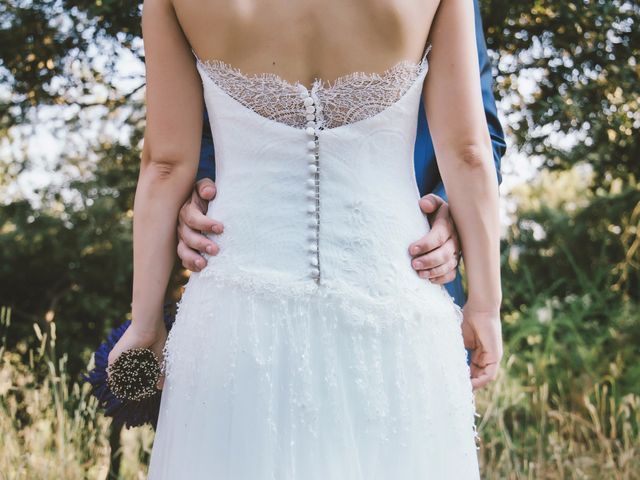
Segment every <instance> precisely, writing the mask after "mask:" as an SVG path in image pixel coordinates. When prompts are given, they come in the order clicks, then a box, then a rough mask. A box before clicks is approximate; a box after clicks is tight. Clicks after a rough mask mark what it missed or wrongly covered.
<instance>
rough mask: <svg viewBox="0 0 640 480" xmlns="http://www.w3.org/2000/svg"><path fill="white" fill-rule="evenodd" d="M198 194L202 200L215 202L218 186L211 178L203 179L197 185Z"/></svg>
mask: <svg viewBox="0 0 640 480" xmlns="http://www.w3.org/2000/svg"><path fill="white" fill-rule="evenodd" d="M196 192H197V193H198V196H199V197H200V198H201V199H202V200H206V201H209V200H213V198H214V197H215V196H216V184H215V183H214V181H213V180H211V179H210V178H203V179H201V180H198V182H197V183H196Z"/></svg>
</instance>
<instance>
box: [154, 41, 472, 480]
mask: <svg viewBox="0 0 640 480" xmlns="http://www.w3.org/2000/svg"><path fill="white" fill-rule="evenodd" d="M427 52H428V50H427V51H425V53H424V55H423V57H422V60H421V61H420V62H419V63H417V64H416V63H414V62H409V61H402V62H399V63H398V64H396V65H395V66H393V67H392V68H390V69H388V70H387V71H385V72H384V73H382V74H364V73H354V74H351V75H347V76H344V77H341V78H339V79H338V80H337V81H335V82H334V83H333V84H327V83H326V82H324V81H321V80H316V81H315V82H314V83H313V85H312V87H311V88H310V89H307V88H306V87H305V86H303V85H301V84H299V83H296V84H292V83H289V82H287V81H285V80H283V79H282V78H280V77H278V76H277V75H274V74H261V75H244V74H242V72H240V71H239V70H237V69H235V68H232V67H231V66H229V65H228V64H226V63H224V62H222V61H206V62H204V61H201V60H197V66H198V70H199V72H200V75H201V77H202V82H203V85H204V98H205V101H206V105H207V109H208V111H209V115H210V120H211V130H212V134H213V140H214V144H215V155H216V183H217V187H218V188H217V192H218V193H217V196H216V198H215V199H214V200H213V201H212V202H211V203H210V205H209V209H208V215H209V216H210V217H211V218H215V219H218V220H220V221H222V222H223V223H224V225H225V230H224V232H223V233H222V234H220V235H214V237H215V241H216V242H218V244H219V245H220V252H219V254H218V255H217V256H207V260H208V265H207V267H206V268H205V269H204V270H202V271H201V272H200V273H193V274H191V276H190V278H189V281H188V283H187V285H186V289H185V291H184V294H183V297H182V299H181V301H180V303H179V307H178V313H177V317H176V322H175V325H174V326H173V329H172V330H171V332H170V335H169V338H168V340H167V344H166V347H165V354H166V383H165V388H164V391H163V395H162V404H161V409H160V417H159V422H158V428H157V433H156V437H155V442H154V445H153V451H152V455H151V462H150V467H149V478H150V479H151V480H161V479H171V480H181V479H185V480H201V479H211V480H267V479H268V480H391V479H393V480H415V479H421V480H424V479H434V480H435V479H437V480H439V479H442V480H456V479H465V480H467V479H477V478H479V471H478V460H477V446H476V441H477V434H476V427H475V417H474V414H475V403H474V397H473V392H472V388H471V382H470V378H469V367H468V365H467V363H466V351H465V349H464V345H463V339H462V333H461V328H460V325H461V321H462V316H461V311H460V309H459V307H457V306H456V305H455V304H454V303H453V300H452V298H451V297H450V296H449V295H448V293H447V292H446V290H445V289H444V287H442V286H439V285H435V284H432V283H430V282H429V281H427V280H424V279H421V278H420V277H418V275H417V274H416V272H415V271H414V270H413V269H412V267H411V263H410V261H411V257H410V255H409V253H408V247H409V245H410V244H411V243H412V242H414V241H415V240H417V239H418V238H420V237H421V236H423V235H424V234H425V233H427V231H428V230H429V226H428V223H427V219H426V217H425V215H424V214H423V213H422V212H421V211H420V209H419V206H418V199H419V192H418V189H417V186H416V179H415V176H414V175H415V174H414V166H413V156H414V144H415V138H416V126H417V117H418V107H419V101H420V94H421V90H422V84H423V81H424V78H425V76H426V74H427V70H428V63H427ZM212 238H213V237H212Z"/></svg>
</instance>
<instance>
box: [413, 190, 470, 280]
mask: <svg viewBox="0 0 640 480" xmlns="http://www.w3.org/2000/svg"><path fill="white" fill-rule="evenodd" d="M420 210H422V211H423V212H424V213H425V214H427V216H428V219H429V224H430V225H431V230H429V233H427V234H426V235H425V236H424V237H422V238H420V239H419V240H417V241H415V242H413V243H412V244H411V245H410V246H409V255H411V257H413V258H412V259H411V266H412V267H413V269H414V270H416V272H418V275H419V276H420V277H421V278H425V279H428V280H430V281H431V282H433V283H439V284H444V283H448V282H451V281H452V280H453V279H455V278H456V267H457V266H458V260H459V252H460V240H459V238H458V232H457V231H456V227H455V225H454V223H453V219H452V218H451V214H450V213H449V205H448V204H447V202H445V201H444V200H443V199H442V198H440V197H439V196H437V195H435V194H433V193H430V194H429V195H425V196H424V197H422V198H421V199H420Z"/></svg>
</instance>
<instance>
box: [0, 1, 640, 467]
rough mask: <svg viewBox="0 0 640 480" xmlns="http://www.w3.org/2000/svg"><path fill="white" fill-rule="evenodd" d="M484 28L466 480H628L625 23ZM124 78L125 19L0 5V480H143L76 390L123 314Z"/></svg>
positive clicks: (133, 157) (639, 299) (128, 65)
mask: <svg viewBox="0 0 640 480" xmlns="http://www.w3.org/2000/svg"><path fill="white" fill-rule="evenodd" d="M482 11H483V19H484V27H485V35H486V38H487V43H488V47H489V49H490V57H491V61H492V63H493V66H494V78H495V93H496V96H497V98H498V103H499V110H500V115H501V119H502V122H503V126H504V128H505V132H506V134H507V139H508V145H509V149H508V153H507V156H506V157H505V158H504V159H503V167H502V173H503V179H504V180H503V184H502V186H501V194H502V206H501V215H502V224H503V245H502V246H503V249H502V251H503V268H502V272H503V293H504V308H503V334H504V340H505V356H504V359H503V369H502V372H501V375H500V377H499V379H498V380H497V381H496V382H495V383H494V384H492V386H491V387H490V388H489V389H487V390H484V391H481V392H478V393H477V398H476V403H477V406H478V412H479V414H480V417H478V419H477V425H478V430H479V433H480V436H481V448H480V451H479V455H480V457H481V462H482V472H483V478H487V479H494V478H496V479H502V478H505V479H524V478H526V479H564V478H567V479H569V478H584V479H587V478H590V479H592V478H595V479H609V478H611V479H632V478H640V474H639V473H638V472H640V435H639V430H640V313H639V307H640V285H639V282H638V280H639V277H640V238H639V235H640V230H639V227H640V187H639V185H638V175H639V173H640V109H639V102H640V100H639V98H640V65H639V64H638V62H639V61H640V5H639V4H638V2H635V1H634V2H631V1H620V0H611V1H609V0H606V1H605V0H600V1H590V0H582V1H566V0H534V1H516V2H514V1H507V0H487V1H482ZM143 73H144V67H143V51H142V41H141V38H140V6H139V4H138V3H137V2H135V1H134V2H131V1H124V0H39V1H28V0H0V307H2V312H1V315H0V317H1V325H0V341H1V343H0V358H1V363H0V478H3V479H4V478H7V479H23V478H24V479H27V478H28V479H39V478H52V479H83V478H91V479H93V478H100V479H102V478H106V477H107V475H108V472H109V471H110V472H111V476H112V478H127V479H129V478H145V472H146V463H147V460H148V456H149V453H150V448H151V443H152V440H153V432H152V431H151V430H150V429H137V430H130V431H125V432H122V433H121V432H119V431H114V429H111V428H110V425H109V422H108V421H107V420H106V419H105V418H103V417H102V416H101V415H99V414H96V405H95V402H94V400H93V399H92V398H91V397H90V396H89V395H88V386H87V385H83V384H82V382H80V381H79V373H80V372H82V371H83V370H85V369H86V368H87V365H88V364H89V363H90V361H91V358H90V357H91V355H90V354H91V351H92V350H94V349H95V348H96V347H97V345H98V343H99V341H100V340H101V339H102V338H104V336H105V334H106V332H107V331H108V330H109V329H110V328H111V327H113V326H116V325H119V324H120V323H121V322H122V321H123V320H124V319H125V318H127V316H128V314H129V302H130V298H131V247H132V245H131V221H132V210H131V208H132V204H133V202H132V200H133V193H134V189H135V181H136V177H137V168H138V163H139V156H140V148H141V138H142V134H143V128H144V106H143V99H144V78H143ZM183 281H184V272H181V271H179V269H176V275H175V279H174V282H173V285H174V287H173V289H172V290H173V291H174V298H176V295H177V294H178V293H179V286H180V285H181V284H182V283H183Z"/></svg>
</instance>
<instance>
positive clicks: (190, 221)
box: [178, 201, 224, 233]
mask: <svg viewBox="0 0 640 480" xmlns="http://www.w3.org/2000/svg"><path fill="white" fill-rule="evenodd" d="M178 225H179V227H181V228H183V229H184V227H185V226H186V227H187V228H190V229H191V230H197V231H203V232H213V233H222V230H223V229H224V225H223V224H222V222H218V221H217V220H214V219H212V218H209V217H207V216H206V215H205V213H204V212H203V211H202V210H201V209H200V208H199V207H198V205H197V204H196V202H193V201H191V202H186V203H185V204H184V205H183V206H182V208H180V213H179V214H178ZM178 233H181V232H180V231H179V232H178Z"/></svg>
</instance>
